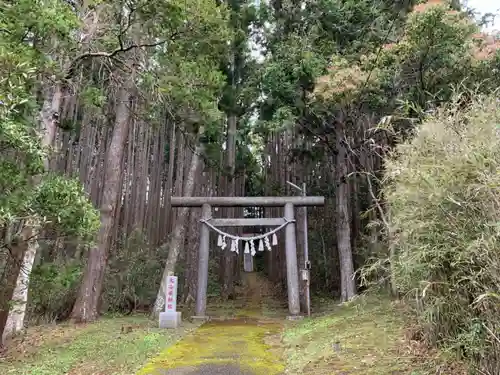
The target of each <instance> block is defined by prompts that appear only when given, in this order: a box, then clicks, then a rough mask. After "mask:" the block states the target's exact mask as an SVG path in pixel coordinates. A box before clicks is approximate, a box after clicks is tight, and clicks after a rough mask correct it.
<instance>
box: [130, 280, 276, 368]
mask: <svg viewBox="0 0 500 375" xmlns="http://www.w3.org/2000/svg"><path fill="white" fill-rule="evenodd" d="M244 276H245V277H244V287H243V289H244V290H241V291H240V298H239V302H240V303H242V305H241V307H239V308H238V307H236V306H235V308H233V309H231V310H226V311H212V312H211V313H210V312H209V315H210V316H219V317H220V316H221V315H223V316H224V318H223V319H222V320H212V321H210V322H208V323H205V324H204V325H202V326H201V327H200V328H199V329H197V330H196V331H195V332H193V333H191V334H190V335H188V336H186V337H185V338H184V339H183V340H181V341H180V342H178V343H177V344H175V345H174V346H172V347H170V348H168V349H166V350H165V351H164V352H163V353H162V354H161V355H160V356H158V357H157V358H156V359H154V360H153V361H152V362H150V363H149V364H148V365H146V366H145V367H144V368H143V369H142V370H141V371H139V372H138V373H137V375H217V374H218V375H281V374H283V373H284V371H285V366H284V363H283V362H282V350H281V345H280V340H281V332H282V328H283V326H282V324H283V319H282V318H280V317H279V315H280V314H274V313H273V314H269V312H270V310H274V309H273V308H270V307H269V304H270V303H271V301H272V298H269V297H270V296H269V290H268V288H269V286H268V285H267V282H266V281H265V280H262V278H260V277H259V276H258V275H257V274H253V273H252V274H246V275H244ZM274 312H276V311H274ZM269 315H272V316H273V317H269Z"/></svg>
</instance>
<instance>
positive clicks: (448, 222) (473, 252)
mask: <svg viewBox="0 0 500 375" xmlns="http://www.w3.org/2000/svg"><path fill="white" fill-rule="evenodd" d="M386 166H387V179H386V186H385V198H386V199H387V203H388V205H389V210H390V223H391V225H392V228H391V230H392V232H393V233H394V236H393V240H394V242H393V244H392V245H393V246H394V248H395V249H396V254H395V257H394V258H393V259H392V264H393V271H394V281H395V283H396V285H397V287H398V289H399V291H400V292H401V293H402V295H404V296H406V297H408V301H409V302H410V303H411V305H412V306H414V308H415V310H416V313H417V317H418V321H419V325H420V328H421V332H422V336H423V339H424V340H425V341H426V342H427V343H430V344H432V345H437V346H439V347H441V348H442V349H445V350H449V351H451V352H453V353H455V354H457V355H459V356H460V357H461V358H463V359H465V360H466V361H467V362H468V363H469V364H470V366H471V368H473V369H476V370H478V373H481V374H488V375H494V374H500V339H499V335H498V332H500V303H499V302H500V299H499V295H500V292H499V288H500V241H499V240H500V237H499V236H500V106H499V105H498V99H496V98H479V99H477V100H476V101H474V102H473V103H472V105H470V107H468V108H467V109H465V110H464V109H460V108H458V107H457V106H450V107H447V108H445V109H443V110H441V111H440V112H439V113H438V114H437V115H436V116H435V117H432V118H429V119H428V120H427V121H425V122H424V124H423V125H422V126H421V127H420V128H419V129H418V131H417V133H416V136H415V138H414V139H413V140H412V141H411V142H407V143H403V144H401V145H400V146H398V147H397V149H396V151H395V152H394V154H393V156H392V157H391V158H389V159H388V160H386Z"/></svg>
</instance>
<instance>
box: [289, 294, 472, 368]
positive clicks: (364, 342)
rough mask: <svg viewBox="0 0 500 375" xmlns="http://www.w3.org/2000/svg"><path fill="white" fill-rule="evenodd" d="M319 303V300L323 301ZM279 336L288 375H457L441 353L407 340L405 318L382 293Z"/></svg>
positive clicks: (333, 308) (332, 310)
mask: <svg viewBox="0 0 500 375" xmlns="http://www.w3.org/2000/svg"><path fill="white" fill-rule="evenodd" d="M323 302H324V301H323ZM326 310H327V311H328V312H325V313H324V314H322V316H319V317H314V318H308V319H304V320H303V321H301V322H298V323H294V324H290V325H289V326H288V327H287V329H286V330H285V332H284V335H283V342H284V344H285V346H286V349H285V357H286V361H287V363H288V374H291V375H299V374H308V375H327V374H328V375H330V374H343V375H389V374H390V375H435V374H443V375H444V374H451V373H453V374H454V375H463V374H464V372H463V369H462V368H461V367H460V366H459V364H454V363H453V361H452V360H450V359H449V358H447V357H446V356H445V355H443V353H440V352H438V351H432V350H429V349H428V348H427V347H425V346H424V345H422V343H421V342H419V341H418V340H414V339H412V335H411V329H410V328H411V325H409V324H408V322H410V321H411V315H408V314H409V312H408V311H407V310H406V309H405V307H404V305H403V304H401V303H400V302H395V301H392V300H390V299H389V298H388V297H387V296H384V295H362V296H360V297H358V298H356V299H355V300H353V301H351V302H349V303H345V304H342V305H333V304H332V302H330V303H329V304H328V307H327V308H326Z"/></svg>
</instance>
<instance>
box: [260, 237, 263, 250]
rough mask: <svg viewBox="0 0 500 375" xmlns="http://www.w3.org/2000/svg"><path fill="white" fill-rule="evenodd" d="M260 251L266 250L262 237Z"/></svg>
mask: <svg viewBox="0 0 500 375" xmlns="http://www.w3.org/2000/svg"><path fill="white" fill-rule="evenodd" d="M259 251H264V241H262V238H261V239H260V241H259Z"/></svg>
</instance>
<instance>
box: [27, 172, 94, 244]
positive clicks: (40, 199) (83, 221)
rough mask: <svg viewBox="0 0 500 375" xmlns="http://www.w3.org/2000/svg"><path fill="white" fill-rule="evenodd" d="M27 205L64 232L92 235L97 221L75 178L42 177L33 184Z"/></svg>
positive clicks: (89, 237) (85, 237)
mask: <svg viewBox="0 0 500 375" xmlns="http://www.w3.org/2000/svg"><path fill="white" fill-rule="evenodd" d="M31 208H32V210H34V211H35V212H37V213H38V214H39V215H41V216H42V217H44V218H45V219H46V220H48V221H49V222H50V223H53V224H55V226H56V227H57V228H58V229H59V230H61V231H62V232H63V233H64V234H67V235H71V236H76V237H81V238H84V239H87V240H88V239H92V237H93V236H94V235H95V233H96V232H97V230H98V229H99V225H100V217H99V212H98V211H97V210H96V209H94V207H93V206H92V203H91V202H90V200H89V199H88V197H87V195H86V194H85V191H84V190H83V186H82V185H81V184H80V182H79V181H77V180H75V179H68V178H65V177H61V176H51V177H50V178H46V179H44V180H43V181H42V183H41V184H39V185H38V186H37V187H36V188H35V192H34V196H33V201H32V203H31Z"/></svg>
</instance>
